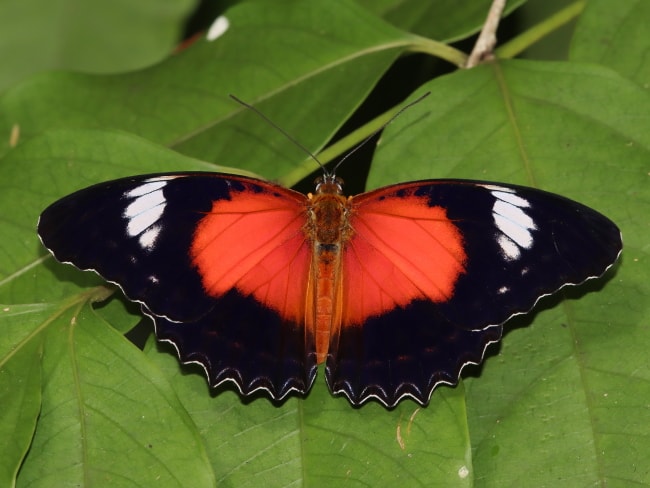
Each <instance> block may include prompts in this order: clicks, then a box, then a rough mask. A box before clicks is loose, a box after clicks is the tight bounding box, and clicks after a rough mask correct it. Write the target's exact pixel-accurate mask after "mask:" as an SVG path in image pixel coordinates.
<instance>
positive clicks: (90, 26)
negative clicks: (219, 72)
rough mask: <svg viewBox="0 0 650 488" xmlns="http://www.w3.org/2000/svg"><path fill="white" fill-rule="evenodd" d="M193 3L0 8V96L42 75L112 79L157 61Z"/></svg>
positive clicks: (65, 2)
mask: <svg viewBox="0 0 650 488" xmlns="http://www.w3.org/2000/svg"><path fill="white" fill-rule="evenodd" d="M195 3H196V2H195V0H174V1H169V0H149V1H144V2H143V1H140V2H105V1H101V0H86V1H84V2H74V1H70V0H53V1H44V0H21V1H20V2H0V33H1V34H0V59H2V71H1V72H0V91H1V90H3V89H4V88H6V87H8V86H9V85H10V84H11V83H13V82H15V81H18V80H20V79H21V78H24V77H25V76H26V75H28V74H32V73H36V72H39V71H44V70H47V69H56V68H58V69H70V70H79V71H86V72H95V73H109V72H113V73H114V72H117V71H127V70H133V69H136V68H140V67H143V66H146V65H149V64H151V63H154V62H156V61H159V60H160V59H162V58H163V57H165V56H167V55H168V54H169V53H170V52H171V50H172V49H173V48H174V45H175V44H176V43H177V42H178V41H179V38H180V34H181V29H182V21H183V19H184V17H185V16H187V15H188V13H189V12H190V9H191V8H192V7H193V5H194V4H195ZM116 29H119V30H116Z"/></svg>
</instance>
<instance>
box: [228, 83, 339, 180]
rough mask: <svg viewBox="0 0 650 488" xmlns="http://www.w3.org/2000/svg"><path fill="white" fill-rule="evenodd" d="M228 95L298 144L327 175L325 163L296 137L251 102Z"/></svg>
mask: <svg viewBox="0 0 650 488" xmlns="http://www.w3.org/2000/svg"><path fill="white" fill-rule="evenodd" d="M229 96H230V98H232V99H233V100H234V101H235V102H237V103H238V104H240V105H243V106H244V107H246V108H248V109H250V110H252V111H253V112H255V113H256V114H257V115H259V116H260V117H262V118H263V119H264V120H265V121H266V122H267V123H268V124H269V125H270V126H271V127H273V128H275V129H276V130H278V131H279V132H280V133H281V134H282V135H284V137H286V138H287V139H289V140H290V141H291V142H293V143H294V144H295V145H296V146H298V147H299V148H300V149H302V150H303V151H304V152H305V153H306V154H307V155H308V156H309V157H310V158H312V159H313V160H314V161H316V163H318V166H320V167H321V169H322V170H323V172H324V173H325V175H329V172H328V171H327V169H325V165H324V164H323V163H321V162H320V160H319V159H318V158H317V157H316V156H315V155H314V154H313V153H312V152H311V151H310V150H309V149H307V148H306V147H305V146H303V145H302V144H300V142H298V140H297V139H296V138H294V137H293V136H292V135H291V134H289V133H288V132H287V131H286V130H284V129H283V128H282V127H280V126H279V125H278V124H276V123H275V122H273V121H272V120H271V119H269V118H268V117H267V116H266V115H264V114H263V113H262V112H261V111H260V110H259V109H257V108H256V107H254V106H253V105H251V104H249V103H246V102H244V101H243V100H240V99H239V98H237V97H236V96H235V95H233V94H230V95H229Z"/></svg>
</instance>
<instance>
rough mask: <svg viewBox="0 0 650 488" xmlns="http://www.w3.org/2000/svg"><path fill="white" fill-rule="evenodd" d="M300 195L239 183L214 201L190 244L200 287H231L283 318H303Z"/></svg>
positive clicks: (305, 250)
mask: <svg viewBox="0 0 650 488" xmlns="http://www.w3.org/2000/svg"><path fill="white" fill-rule="evenodd" d="M306 201H307V199H306V198H305V197H304V196H302V195H300V194H296V193H295V192H291V193H289V192H288V191H286V190H283V189H279V188H277V187H271V188H270V189H269V191H264V192H259V191H252V190H251V189H250V188H244V189H243V190H242V191H237V192H233V194H232V195H231V198H230V199H228V200H217V201H215V202H214V203H213V205H212V208H211V209H210V211H209V212H208V213H207V215H205V217H203V218H202V219H201V221H200V222H199V224H198V225H197V227H196V231H195V233H194V239H193V241H192V246H191V250H190V254H191V257H192V262H193V263H194V264H195V266H196V267H197V268H198V271H199V274H200V275H201V278H202V282H203V286H204V288H205V290H206V292H207V293H208V294H209V295H211V296H214V297H220V296H223V295H225V294H226V293H227V292H229V291H230V290H232V289H236V290H237V291H239V292H240V293H241V294H242V295H245V296H248V295H252V296H254V297H255V298H256V300H257V301H258V302H259V303H261V304H262V305H264V306H267V307H269V308H271V309H273V310H275V311H276V312H277V313H278V314H280V316H281V317H283V318H285V319H288V320H290V321H293V322H295V323H299V322H301V321H302V320H304V317H305V295H306V289H307V280H308V278H309V269H310V266H311V249H310V248H309V243H308V242H307V239H306V236H305V233H304V227H305V221H306V212H307V207H306Z"/></svg>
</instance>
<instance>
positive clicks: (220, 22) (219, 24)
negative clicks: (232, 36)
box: [205, 15, 230, 41]
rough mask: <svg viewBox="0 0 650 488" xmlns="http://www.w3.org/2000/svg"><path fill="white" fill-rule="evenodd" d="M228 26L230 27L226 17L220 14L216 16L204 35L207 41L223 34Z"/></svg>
mask: <svg viewBox="0 0 650 488" xmlns="http://www.w3.org/2000/svg"><path fill="white" fill-rule="evenodd" d="M228 27H230V22H229V21H228V19H227V18H226V17H224V16H223V15H221V16H220V17H217V18H216V19H215V20H214V22H212V25H211V26H210V28H209V29H208V33H207V34H206V36H205V37H206V39H207V40H208V41H214V40H215V39H218V38H219V37H221V36H222V35H224V33H225V32H226V31H227V30H228Z"/></svg>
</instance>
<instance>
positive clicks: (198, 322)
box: [39, 173, 316, 398]
mask: <svg viewBox="0 0 650 488" xmlns="http://www.w3.org/2000/svg"><path fill="white" fill-rule="evenodd" d="M305 202H306V198H305V197H304V196H303V195H301V194H299V193H296V192H293V191H291V190H287V189H284V188H281V187H279V186H276V185H272V184H270V183H267V182H264V181H260V180H254V179H250V178H243V177H237V176H233V175H222V174H215V173H190V174H172V175H150V176H141V177H133V178H125V179H122V180H116V181H113V182H108V183H102V184H99V185H96V186H94V187H90V188H87V189H85V190H81V191H79V192H77V193H75V194H72V195H70V196H68V197H66V198H64V199H62V200H59V201H58V202H56V203H54V204H53V205H51V206H50V207H48V208H47V209H46V210H45V211H44V212H43V214H42V216H41V219H40V221H39V235H40V237H41V240H42V241H43V244H44V245H45V246H46V247H47V248H48V249H49V250H50V251H51V252H52V254H54V256H55V257H56V258H57V259H58V260H59V261H62V262H67V263H72V264H74V265H75V266H77V267H78V268H81V269H87V270H94V271H95V272H97V273H98V274H99V275H101V276H102V277H104V278H105V279H106V280H108V281H111V282H113V283H116V284H117V285H119V286H120V288H122V290H123V291H124V293H125V294H126V296H127V297H128V298H130V299H131V300H135V301H137V302H140V303H141V304H142V307H143V311H144V312H145V313H147V314H148V315H150V316H151V317H152V318H153V320H154V322H155V325H156V335H157V337H158V339H159V340H162V341H166V342H170V343H172V344H173V345H174V347H175V348H176V349H177V352H178V354H179V357H180V359H181V360H182V361H183V362H194V363H198V364H200V365H201V366H202V367H203V368H204V369H205V370H206V373H207V375H208V378H209V381H210V384H211V385H212V386H215V385H218V384H221V383H223V382H225V381H230V382H233V383H235V384H236V386H237V387H238V389H239V390H240V391H241V392H242V393H244V394H247V393H250V392H252V391H255V390H257V389H265V390H267V391H268V392H269V393H270V395H271V396H272V397H273V398H282V397H284V396H285V395H286V394H287V393H288V392H290V391H292V390H296V391H300V392H305V391H307V390H308V388H309V387H310V385H311V383H312V382H313V379H314V377H315V372H316V365H315V353H314V344H313V335H312V333H311V331H306V330H305V327H304V322H303V319H304V316H305V300H304V296H305V294H306V287H307V280H308V270H309V268H310V262H311V257H310V250H309V246H308V244H307V242H306V238H305V235H304V233H303V230H302V229H303V227H304V224H305V218H306V217H305V212H306V210H305V205H306V203H305Z"/></svg>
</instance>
